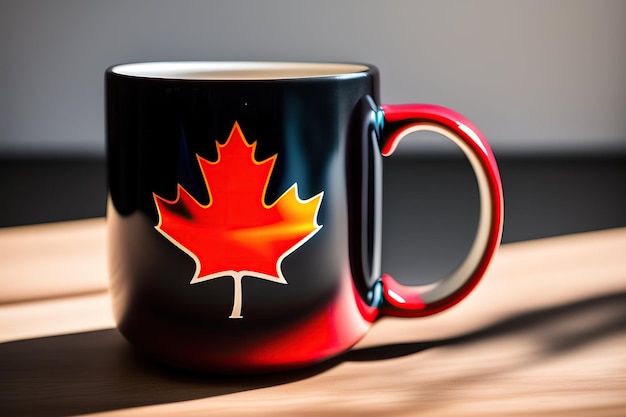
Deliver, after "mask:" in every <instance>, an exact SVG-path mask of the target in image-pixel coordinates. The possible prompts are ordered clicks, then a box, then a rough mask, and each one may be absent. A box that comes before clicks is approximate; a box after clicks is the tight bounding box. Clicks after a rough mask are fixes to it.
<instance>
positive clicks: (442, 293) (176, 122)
mask: <svg viewBox="0 0 626 417" xmlns="http://www.w3.org/2000/svg"><path fill="white" fill-rule="evenodd" d="M105 79H106V95H107V98H106V114H107V116H106V119H107V120H106V128H107V161H108V162H107V164H108V187H109V190H108V191H109V195H108V207H107V225H108V226H107V230H108V259H109V275H110V284H111V296H112V299H113V311H114V317H115V320H116V322H117V325H118V328H119V330H120V332H121V333H122V334H123V335H124V336H125V337H126V338H127V339H128V340H129V341H130V342H131V343H132V344H133V345H135V346H137V347H138V348H139V349H140V350H141V351H143V352H145V353H146V354H147V355H149V356H152V357H154V358H156V359H157V360H159V361H162V362H165V363H168V364H171V365H174V366H176V367H181V368H186V369H192V370H196V371H207V372H220V373H222V372H226V373H229V372H235V373H237V372H265V371H276V370H283V369H290V368H296V367H301V366H307V365H312V364H315V363H318V362H320V361H323V360H325V359H328V358H330V357H333V356H336V355H338V354H340V353H341V352H344V351H345V350H347V349H349V348H350V347H351V346H353V345H354V344H355V343H356V342H357V341H358V340H359V339H360V338H361V337H362V336H363V335H364V334H365V333H366V332H367V331H368V329H369V328H370V326H371V325H372V324H373V323H374V322H375V321H376V320H377V319H378V318H380V317H383V316H401V317H420V316H425V315H429V314H433V313H437V312H439V311H442V310H445V309H447V308H449V307H451V306H452V305H454V304H456V303H458V302H459V301H460V300H461V299H462V298H464V297H465V296H466V295H467V294H468V293H469V292H470V291H471V290H472V289H473V288H474V287H475V285H476V284H477V283H478V281H479V280H480V278H481V277H482V276H483V275H484V273H485V270H486V269H487V266H488V264H489V263H490V261H491V259H492V258H493V255H494V252H495V251H496V248H497V247H498V245H499V242H500V236H501V232H502V222H503V199H502V186H501V182H500V177H499V173H498V168H497V165H496V161H495V158H494V156H493V153H492V151H491V149H490V147H489V144H488V143H487V141H486V140H485V139H484V138H483V136H482V134H481V133H480V132H479V131H478V130H477V129H476V128H475V127H474V126H473V125H472V123H470V122H469V121H468V120H467V119H465V118H464V117H463V116H461V115H460V114H458V113H456V112H454V111H452V110H449V109H447V108H444V107H440V106H435V105H425V104H407V105H382V106H381V105H379V104H378V103H379V73H378V70H377V69H376V67H374V66H371V65H363V64H351V63H345V64H344V63H287V62H153V63H131V64H122V65H118V66H114V67H111V68H109V69H107V71H106V76H105ZM418 130H429V131H434V132H438V133H440V134H441V135H443V137H447V138H449V139H450V140H452V141H453V142H454V143H455V144H457V145H458V146H459V147H460V148H461V150H462V151H463V152H464V154H465V155H466V156H467V158H468V159H469V161H470V163H471V166H472V167H473V170H474V172H475V175H476V178H477V182H478V190H479V195H480V216H479V220H478V228H477V232H476V236H475V238H474V242H473V245H472V247H471V248H470V250H469V253H468V254H467V256H466V258H465V260H464V261H463V262H462V263H461V265H460V266H459V267H458V268H457V269H456V270H455V271H454V272H452V273H451V274H450V275H449V276H447V277H445V278H443V279H441V280H439V281H437V282H435V283H434V284H431V285H428V286H407V285H401V284H400V283H398V282H397V281H395V280H394V279H393V278H392V277H391V276H389V275H387V274H383V273H382V272H381V270H380V269H381V266H380V265H381V232H382V230H381V229H382V226H381V205H382V202H381V201H382V194H381V193H382V189H381V184H382V181H381V175H382V173H381V163H382V156H388V155H391V154H392V153H393V152H394V149H395V148H396V146H397V145H398V143H399V142H400V140H401V139H402V138H403V137H404V136H405V135H407V134H408V133H410V132H414V131H418ZM407 192H411V191H410V190H407Z"/></svg>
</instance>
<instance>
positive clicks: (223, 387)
mask: <svg viewBox="0 0 626 417" xmlns="http://www.w3.org/2000/svg"><path fill="white" fill-rule="evenodd" d="M625 305H626V292H622V293H617V294H610V295H605V296H601V297H596V298H590V299H585V300H580V301H576V302H573V303H570V304H564V305H560V306H556V307H550V308H546V309H541V310H536V311H531V312H525V313H522V314H519V315H517V316H514V317H510V318H506V319H503V320H501V321H499V322H496V323H494V324H491V325H489V326H487V327H484V328H482V329H479V330H476V331H473V332H471V333H467V334H465V335H461V336H457V337H453V338H449V339H444V340H438V341H432V342H416V343H404V344H391V345H382V346H376V347H370V348H363V349H354V350H352V351H349V352H347V353H345V354H344V355H341V356H340V357H337V358H335V359H332V360H330V361H327V362H325V363H323V364H320V365H317V366H313V367H310V368H307V369H303V370H298V371H292V372H286V373H280V374H273V375H265V376H252V377H251V376H247V377H219V378H218V377H208V376H200V375H191V374H188V373H182V372H178V371H175V370H171V369H169V368H163V367H160V366H158V365H156V364H154V363H152V362H150V361H148V360H146V359H144V358H143V357H141V356H139V355H138V354H137V353H136V352H135V351H134V350H133V349H132V348H130V347H129V345H128V344H127V342H126V341H125V340H124V339H123V338H122V336H120V334H119V333H118V332H117V330H114V329H110V330H101V331H94V332H86V333H78V334H71V335H63V336H54V337H46V338H39V339H29V340H21V341H15V342H9V343H4V344H0V414H1V415H28V416H61V415H68V414H83V413H93V412H99V411H107V410H116V409H123V408H129V407H138V406H145V405H154V404H164V403H172V402H179V401H186V400H194V399H200V398H206V397H212V396H219V395H224V394H229V393H235V392H240V391H247V390H253V389H258V388H263V387H269V386H275V385H280V384H286V383H290V382H294V381H298V380H302V379H306V378H309V377H311V376H314V375H317V374H320V373H322V372H325V371H327V370H329V369H331V368H333V367H335V366H337V365H338V364H340V363H343V362H354V361H357V362H358V361H377V360H385V359H391V358H397V357H401V356H406V355H412V354H416V353H418V352H421V351H424V350H426V349H431V348H435V347H440V346H450V345H462V344H466V343H472V342H477V341H481V340H487V339H490V338H495V337H505V336H507V335H509V334H516V335H522V336H524V337H533V338H537V341H538V342H539V345H540V346H541V347H542V349H541V351H540V354H541V355H545V356H546V357H549V356H553V355H558V354H561V353H564V352H566V351H569V350H574V349H577V348H580V347H582V346H584V345H585V344H587V343H592V342H594V341H596V340H599V339H601V338H603V337H606V336H610V335H612V334H616V333H618V332H624V331H626V314H624V306H625ZM590 315H591V316H594V315H595V316H598V315H599V316H600V317H602V320H601V321H597V320H596V321H594V322H593V324H592V325H590V324H587V325H585V324H584V323H585V322H586V321H585V320H584V318H585V317H588V316H590ZM587 322H588V321H587ZM580 323H583V324H580Z"/></svg>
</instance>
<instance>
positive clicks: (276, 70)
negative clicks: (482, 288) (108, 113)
mask: <svg viewBox="0 0 626 417" xmlns="http://www.w3.org/2000/svg"><path fill="white" fill-rule="evenodd" d="M372 68H373V67H372V66H371V65H368V64H361V63H343V62H297V61H293V62H292V61H153V62H135V63H126V64H119V65H114V66H112V67H110V68H109V69H108V70H107V72H109V73H112V74H116V75H120V76H126V77H131V78H147V79H163V80H177V81H246V80H249V81H259V80H302V79H314V78H346V77H348V78H351V77H354V76H360V75H363V74H365V73H368V72H370V71H371V70H372Z"/></svg>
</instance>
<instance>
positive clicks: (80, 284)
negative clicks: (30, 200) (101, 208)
mask: <svg viewBox="0 0 626 417" xmlns="http://www.w3.org/2000/svg"><path fill="white" fill-rule="evenodd" d="M105 233H106V232H105V224H104V219H102V218H97V219H89V220H78V221H72V222H59V223H49V224H42V225H32V226H21V227H10V228H4V229H0V289H1V291H0V304H6V303H15V302H19V301H28V300H38V299H42V298H54V297H60V296H67V295H75V294H82V293H90V292H97V291H105V290H106V289H107V287H108V278H107V269H106V260H105V246H106V237H105Z"/></svg>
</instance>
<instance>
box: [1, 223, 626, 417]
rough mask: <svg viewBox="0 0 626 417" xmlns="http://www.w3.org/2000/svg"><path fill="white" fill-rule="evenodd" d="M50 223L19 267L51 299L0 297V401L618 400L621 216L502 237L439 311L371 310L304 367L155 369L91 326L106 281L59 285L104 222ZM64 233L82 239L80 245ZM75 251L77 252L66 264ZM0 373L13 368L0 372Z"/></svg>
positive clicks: (415, 408) (581, 406)
mask: <svg viewBox="0 0 626 417" xmlns="http://www.w3.org/2000/svg"><path fill="white" fill-rule="evenodd" d="M63 226H64V225H54V227H59V228H60V229H56V232H55V233H59V234H63V235H64V236H69V235H72V234H73V236H74V239H72V240H71V242H70V241H66V240H64V239H61V240H58V241H56V242H57V243H56V245H57V246H56V253H55V255H54V256H50V257H49V258H47V262H46V263H44V262H41V263H35V265H33V269H32V270H31V271H30V272H28V273H29V274H35V275H41V274H43V272H42V271H43V270H45V271H46V273H47V275H48V276H51V277H55V278H54V279H59V281H55V282H63V284H62V285H63V287H64V288H63V289H53V293H54V294H55V297H56V298H54V299H47V300H41V301H24V302H19V301H18V300H19V299H20V297H21V299H30V300H32V297H33V295H32V293H30V292H29V291H27V290H28V288H26V287H25V288H24V289H23V290H21V291H22V292H21V293H19V292H14V294H21V295H19V297H18V296H17V295H14V296H13V298H12V299H11V300H12V301H11V302H10V303H5V304H4V305H0V337H1V338H2V339H1V340H2V341H5V342H8V341H11V342H8V343H4V344H0V352H4V354H5V356H4V358H7V357H11V358H12V360H11V361H10V363H4V364H2V359H0V365H1V367H2V373H1V375H3V376H0V383H4V384H5V385H3V387H4V392H5V393H6V394H2V395H6V398H4V399H3V401H4V404H5V405H4V406H5V407H12V408H9V411H15V410H29V411H30V412H29V413H27V414H34V415H36V414H37V413H36V411H37V410H42V409H44V408H46V407H48V408H50V407H52V408H54V409H57V410H60V411H63V410H65V413H66V414H72V413H74V414H75V413H79V412H80V413H89V412H91V413H94V414H98V415H129V416H143V415H149V416H162V415H172V414H174V415H189V416H194V415H220V416H252V415H273V416H279V417H280V416H287V415H294V414H296V415H299V416H314V415H315V416H318V415H322V416H324V415H328V416H336V415H345V416H351V415H354V416H357V415H359V416H368V415H380V414H384V415H394V416H412V415H420V416H449V415H464V416H501V415H507V416H522V415H529V414H532V415H538V416H588V415H603V416H622V415H624V411H625V410H626V395H625V394H626V349H624V346H626V256H625V255H626V228H623V229H614V230H606V231H599V232H592V233H584V234H578V235H571V236H562V237H557V238H550V239H542V240H537V241H529V242H521V243H514V244H508V245H504V246H503V247H502V248H501V249H500V251H499V253H498V255H497V256H496V258H495V260H494V263H493V265H492V267H491V268H490V270H489V272H488V274H487V276H486V277H485V278H484V280H483V282H482V283H481V284H480V285H479V286H478V288H477V289H476V291H474V292H473V293H472V294H471V295H470V296H469V297H468V298H467V299H466V300H464V301H463V302H462V303H461V304H459V305H458V306H456V307H454V308H453V309H451V310H449V311H446V312H443V313H441V314H438V315H436V316H432V317H427V318H421V319H392V318H385V319H382V320H381V321H379V322H378V323H376V324H375V325H374V327H373V328H372V330H371V331H370V332H369V334H368V335H367V336H366V337H365V338H364V339H363V340H362V341H361V342H360V343H359V344H357V346H355V347H354V349H353V350H351V351H350V352H348V353H346V354H345V355H343V356H341V357H339V358H337V359H335V360H332V361H330V362H328V363H327V364H323V365H320V366H318V367H314V368H312V369H309V370H304V371H301V372H296V373H289V374H286V375H279V376H268V377H256V378H227V379H223V378H211V377H207V378H204V377H198V378H196V377H186V376H181V375H180V374H177V373H171V372H169V371H165V370H159V371H157V370H155V369H154V368H153V367H151V366H148V367H146V365H145V364H143V365H141V363H140V362H138V361H137V360H138V358H137V357H133V356H131V357H130V359H129V357H128V356H127V352H126V353H125V350H124V348H123V346H125V342H123V341H122V340H121V337H119V335H118V334H117V333H116V332H115V331H114V330H104V331H102V330H101V329H110V328H112V326H113V320H112V318H111V313H110V306H109V298H108V295H107V293H106V292H104V290H102V292H101V293H96V294H86V295H75V294H77V291H76V290H75V289H72V288H73V286H72V282H78V283H79V287H80V286H82V287H80V288H81V290H80V291H84V288H85V286H84V282H83V281H82V280H81V279H80V277H81V274H87V273H89V272H88V271H91V270H92V268H91V267H90V266H93V265H104V258H105V254H104V250H103V248H102V246H101V245H102V242H101V241H102V240H103V233H104V223H103V222H101V221H99V220H98V221H89V222H85V223H71V224H65V226H67V227H68V228H67V229H64V228H63ZM50 227H52V228H54V227H53V226H50ZM74 228H75V229H74ZM72 229H74V230H72ZM39 230H41V231H42V235H41V236H45V235H46V234H47V233H49V232H50V233H52V232H51V229H46V228H45V227H43V228H42V229H39ZM21 231H25V232H24V236H25V235H29V237H28V242H31V243H32V244H33V245H35V246H36V245H39V244H40V243H41V240H40V239H39V237H38V234H37V233H34V232H32V229H30V230H28V229H20V230H13V231H11V230H9V231H6V230H5V231H3V232H7V233H6V234H4V237H6V235H7V234H9V235H11V234H12V236H14V238H15V239H18V240H19V239H26V237H24V236H22V233H18V232H21ZM42 239H44V238H42ZM48 239H51V238H50V237H48ZM24 242H25V241H24ZM16 247H20V248H22V249H20V250H16V252H14V256H4V257H3V258H2V260H3V264H2V267H3V268H4V267H5V265H9V270H11V269H10V268H19V266H15V264H19V263H22V262H24V259H30V258H29V257H27V256H26V255H24V254H23V253H21V252H20V251H26V252H29V253H31V248H32V246H31V247H29V245H28V244H27V243H22V244H21V246H20V245H18V246H16ZM76 248H83V249H84V250H85V251H84V253H83V252H81V253H83V255H82V256H78V255H77V253H79V252H77V249H76ZM85 259H90V260H91V261H90V262H91V264H90V262H86V265H85V268H84V269H81V268H79V267H77V265H79V264H81V263H82V262H83V261H84V260H85ZM11 264H13V265H11ZM81 270H82V271H83V272H81V273H79V271H81ZM67 271H72V272H71V273H68V272H67ZM73 274H75V275H73ZM19 276H20V275H19V274H18V276H17V278H19ZM68 276H71V277H72V278H70V279H68V281H63V279H65V278H66V277H68ZM90 279H91V278H90ZM94 283H97V285H93V286H92V287H89V288H102V287H103V286H104V287H105V286H106V284H105V281H104V280H103V278H102V277H100V278H98V279H96V280H95V281H94ZM7 288H8V289H9V290H10V291H13V290H14V289H15V287H14V286H13V283H12V280H6V279H2V280H0V292H4V291H5V290H6V289H7ZM80 291H78V293H80ZM38 294H39V293H38ZM72 294H74V295H72ZM38 296H39V297H45V294H41V295H38ZM94 330H95V331H96V332H91V333H81V332H89V331H94ZM71 333H76V334H74V335H70V334H71ZM53 335H57V336H56V338H49V339H37V338H39V337H44V336H53ZM59 349H61V351H60V350H59ZM63 349H67V350H68V351H69V353H67V354H64V353H63V352H62V350H63ZM6 355H8V356H6ZM20 357H23V358H24V360H25V361H27V362H25V363H23V364H22V363H20ZM133 358H134V359H133ZM5 360H6V359H5ZM59 361H62V362H63V364H62V366H63V370H64V371H63V373H62V374H59V372H58V371H57V368H58V367H59V366H61V365H59V364H58V363H57V362H59ZM31 362H32V363H31ZM35 364H36V365H35ZM9 376H10V377H11V378H13V379H12V380H11V381H13V382H8V381H7V380H6V379H2V378H9ZM20 407H22V408H20ZM1 410H2V405H0V411H1ZM107 410H108V411H107ZM48 411H50V410H48ZM0 414H1V413H0ZM42 414H44V413H42ZM47 414H50V413H49V412H48V413H47ZM59 414H64V413H63V412H60V413H59Z"/></svg>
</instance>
